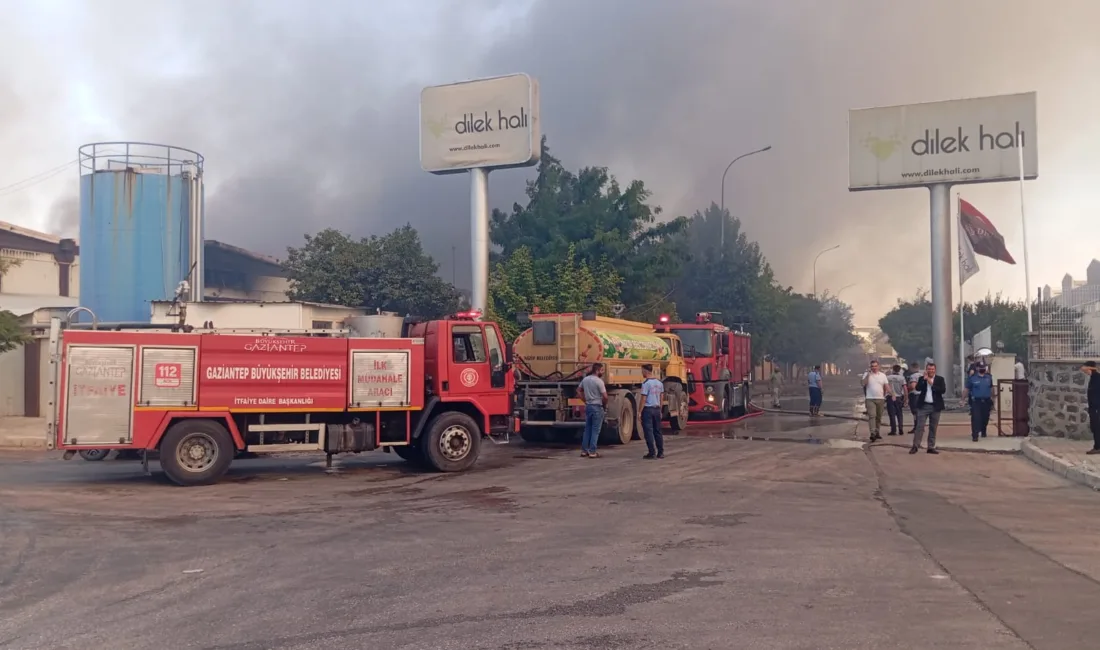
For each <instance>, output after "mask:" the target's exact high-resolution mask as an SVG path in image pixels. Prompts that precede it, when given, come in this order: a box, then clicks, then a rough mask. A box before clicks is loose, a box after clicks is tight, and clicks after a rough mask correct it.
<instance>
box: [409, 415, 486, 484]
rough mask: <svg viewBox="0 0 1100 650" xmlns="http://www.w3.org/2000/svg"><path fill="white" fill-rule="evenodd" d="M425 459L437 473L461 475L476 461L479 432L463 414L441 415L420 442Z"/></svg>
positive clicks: (479, 444)
mask: <svg viewBox="0 0 1100 650" xmlns="http://www.w3.org/2000/svg"><path fill="white" fill-rule="evenodd" d="M420 447H421V450H422V451H423V453H424V458H425V459H426V460H427V461H428V464H429V465H431V466H432V467H433V468H434V469H436V470H438V471H440V472H461V471H462V470H465V469H469V468H470V466H472V465H473V464H474V463H475V462H477V457H478V454H479V453H480V452H481V430H480V429H479V428H478V426H477V422H474V419H473V418H471V417H470V416H468V415H466V414H465V413H456V412H454V411H451V412H448V413H441V414H440V415H438V416H437V417H436V418H435V419H434V420H433V421H432V424H431V426H430V427H429V428H428V431H426V432H425V433H424V434H423V437H422V438H421V441H420Z"/></svg>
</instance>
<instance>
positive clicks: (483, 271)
mask: <svg viewBox="0 0 1100 650" xmlns="http://www.w3.org/2000/svg"><path fill="white" fill-rule="evenodd" d="M470 246H471V248H470V268H471V271H473V282H472V285H471V287H470V289H471V292H470V293H471V300H470V308H471V309H477V310H481V313H482V314H484V313H485V309H486V307H487V306H488V303H489V170H488V169H486V168H484V167H474V168H473V169H471V170H470Z"/></svg>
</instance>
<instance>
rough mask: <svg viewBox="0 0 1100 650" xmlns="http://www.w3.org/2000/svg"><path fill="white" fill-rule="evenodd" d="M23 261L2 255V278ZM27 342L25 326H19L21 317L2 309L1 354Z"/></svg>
mask: <svg viewBox="0 0 1100 650" xmlns="http://www.w3.org/2000/svg"><path fill="white" fill-rule="evenodd" d="M22 263H23V260H20V259H11V258H3V257H0V278H3V277H4V275H5V274H7V272H8V271H10V270H11V269H13V268H15V267H17V266H19V265H20V264H22ZM26 342H27V336H26V334H25V333H24V332H23V328H22V327H20V326H19V317H18V316H16V315H15V314H13V313H11V312H10V311H7V310H0V354H2V353H4V352H8V351H10V350H14V349H15V348H17V347H19V346H20V345H23V344H24V343H26Z"/></svg>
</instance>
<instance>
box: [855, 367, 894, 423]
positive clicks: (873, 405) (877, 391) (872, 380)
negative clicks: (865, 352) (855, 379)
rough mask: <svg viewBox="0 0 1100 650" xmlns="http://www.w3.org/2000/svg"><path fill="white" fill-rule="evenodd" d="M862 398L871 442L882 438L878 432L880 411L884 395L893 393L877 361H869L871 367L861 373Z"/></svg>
mask: <svg viewBox="0 0 1100 650" xmlns="http://www.w3.org/2000/svg"><path fill="white" fill-rule="evenodd" d="M861 383H862V384H863V398H864V399H865V400H866V404H867V426H868V428H870V429H871V442H875V441H877V440H882V436H880V435H879V434H878V432H879V425H880V424H881V423H882V412H883V410H885V407H886V396H887V395H890V396H893V395H894V389H893V388H891V387H890V379H889V378H888V377H887V376H886V373H884V372H882V371H880V370H879V369H878V361H871V368H870V370H868V371H867V372H865V373H863V378H862V379H861Z"/></svg>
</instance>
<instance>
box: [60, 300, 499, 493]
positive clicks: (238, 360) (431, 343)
mask: <svg viewBox="0 0 1100 650" xmlns="http://www.w3.org/2000/svg"><path fill="white" fill-rule="evenodd" d="M478 317H479V314H477V313H475V312H468V313H464V314H457V315H455V316H454V317H453V318H451V319H449V320H436V321H427V322H422V323H409V324H406V325H405V327H404V331H403V332H402V334H403V337H402V338H358V337H354V336H351V335H349V333H348V332H347V331H346V330H324V331H298V332H280V331H275V330H272V331H263V330H250V331H248V332H241V331H235V330H217V329H190V328H188V327H176V328H175V330H176V331H172V330H171V329H160V330H158V329H156V328H150V327H149V326H148V325H146V326H145V327H144V328H143V329H140V330H135V329H125V328H121V329H116V330H113V331H111V330H105V329H62V328H61V323H60V321H59V320H56V321H55V322H54V323H53V325H52V327H51V333H50V344H51V351H52V355H51V365H52V366H53V373H54V374H53V375H52V376H53V380H54V396H55V399H54V404H55V407H54V409H53V413H52V414H51V415H52V417H51V418H50V421H49V440H48V446H49V447H50V448H51V449H53V448H56V449H64V450H66V454H65V457H66V458H71V457H72V456H73V455H74V454H75V453H77V452H79V451H81V450H88V449H118V450H137V451H140V452H141V454H142V456H143V458H144V459H145V462H146V463H147V461H148V457H149V454H150V453H151V452H158V453H159V458H160V465H161V467H162V468H163V470H164V472H165V474H167V475H168V477H169V478H170V479H172V480H173V481H174V482H176V483H178V484H180V485H199V484H206V483H211V482H214V481H216V480H217V479H218V478H219V477H221V476H222V475H223V474H224V473H225V472H226V470H227V469H228V467H229V464H230V462H231V461H232V460H233V458H234V457H235V456H236V455H238V454H239V453H241V452H287V451H294V452H297V451H310V450H313V451H319V452H323V453H325V454H326V460H327V461H328V462H329V464H331V459H332V455H333V454H338V453H344V452H352V453H358V452H363V451H371V450H375V449H383V450H385V451H387V452H388V451H390V450H393V452H394V453H396V454H397V455H399V456H401V457H402V458H404V459H406V460H409V461H410V462H418V463H423V464H426V465H428V466H430V467H432V468H434V469H436V470H438V471H443V472H455V471H461V470H465V469H467V468H469V467H470V466H472V465H473V464H474V462H475V461H476V460H477V458H478V454H479V452H480V449H481V443H482V438H483V437H486V436H490V435H492V436H498V435H499V436H504V438H505V439H507V436H508V434H509V433H510V432H513V431H514V427H515V418H514V417H513V413H512V397H511V396H512V390H513V382H514V380H513V378H512V373H511V372H508V368H507V365H508V364H507V363H506V359H505V355H504V351H505V347H504V343H503V341H502V340H501V338H500V333H499V328H497V327H496V325H494V324H493V323H484V322H479V321H478ZM184 330H190V331H184Z"/></svg>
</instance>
